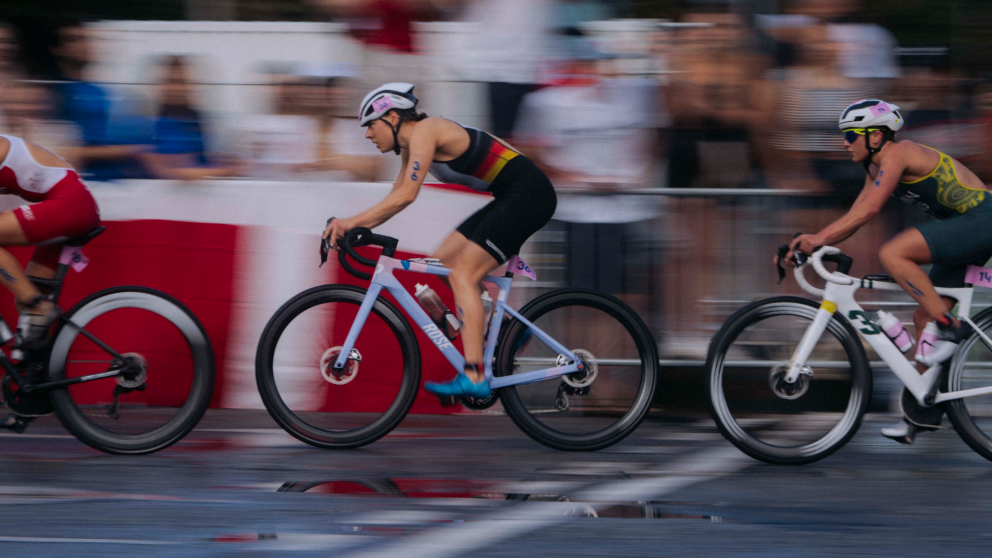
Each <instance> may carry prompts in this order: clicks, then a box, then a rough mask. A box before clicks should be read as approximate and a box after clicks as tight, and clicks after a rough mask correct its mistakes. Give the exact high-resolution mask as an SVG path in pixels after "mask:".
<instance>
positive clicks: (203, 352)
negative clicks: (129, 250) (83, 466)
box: [48, 287, 214, 454]
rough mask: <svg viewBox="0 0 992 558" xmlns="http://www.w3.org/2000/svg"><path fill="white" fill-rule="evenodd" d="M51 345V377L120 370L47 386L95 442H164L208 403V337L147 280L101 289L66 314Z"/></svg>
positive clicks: (111, 449) (61, 412)
mask: <svg viewBox="0 0 992 558" xmlns="http://www.w3.org/2000/svg"><path fill="white" fill-rule="evenodd" d="M80 328H81V329H82V330H83V331H85V332H86V334H89V335H91V336H93V338H95V339H96V340H99V343H98V342H96V341H94V339H91V338H90V337H88V336H87V335H86V334H84V333H82V331H80ZM101 344H103V345H105V346H106V347H109V348H112V349H113V350H114V351H115V352H117V354H118V355H120V357H121V358H116V357H115V356H114V355H113V354H111V353H110V352H108V351H107V350H106V348H105V347H104V346H101ZM51 347H52V348H51V353H50V356H49V361H48V374H49V379H51V380H53V381H57V380H62V379H69V378H77V377H81V376H87V375H91V374H100V373H103V372H108V371H113V370H122V373H121V374H119V375H117V376H113V377H109V378H105V379H98V380H94V381H88V382H84V383H79V384H74V385H71V386H68V387H65V388H61V389H56V390H53V391H52V392H51V393H50V394H49V398H50V400H51V402H52V404H53V406H54V407H55V412H56V414H57V415H58V418H59V420H60V421H61V422H62V424H63V425H64V426H65V428H66V429H67V430H69V432H71V433H72V434H73V435H74V436H76V437H77V438H79V439H80V440H81V441H82V442H84V443H86V444H88V445H90V446H92V447H94V448H96V449H98V450H101V451H105V452H108V453H121V454H142V453H151V452H154V451H158V450H160V449H163V448H166V447H168V446H170V445H172V444H174V443H176V442H177V441H179V440H180V439H182V438H183V436H185V435H186V434H188V433H189V431H190V430H192V429H193V427H194V426H196V423H197V422H199V420H200V418H201V417H202V416H203V413H204V411H206V409H207V407H208V406H209V405H210V398H211V396H212V394H213V384H214V360H213V350H212V349H211V347H210V341H209V339H208V338H207V334H206V332H205V331H204V329H203V326H202V325H200V322H199V321H198V320H197V319H196V316H194V315H193V313H192V312H190V311H189V309H188V308H186V307H185V306H184V305H183V304H182V303H181V302H179V301H178V300H176V299H174V298H172V297H170V296H168V295H166V294H165V293H162V292H159V291H156V290H154V289H148V288H144V287H118V288H114V289H107V290H105V291H100V292H98V293H96V294H94V295H92V296H90V297H88V298H86V299H85V300H83V301H82V302H80V303H79V304H77V305H76V306H75V307H74V308H72V310H70V311H69V312H68V313H67V314H66V316H65V321H63V322H61V325H60V327H59V328H58V330H57V332H56V333H55V337H54V340H53V342H52V346H51Z"/></svg>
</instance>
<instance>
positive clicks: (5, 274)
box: [0, 267, 17, 283]
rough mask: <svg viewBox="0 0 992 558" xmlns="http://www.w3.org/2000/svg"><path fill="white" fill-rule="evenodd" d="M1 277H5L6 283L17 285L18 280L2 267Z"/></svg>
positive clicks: (0, 269)
mask: <svg viewBox="0 0 992 558" xmlns="http://www.w3.org/2000/svg"><path fill="white" fill-rule="evenodd" d="M0 277H3V279H4V281H7V282H8V283H16V282H17V279H15V278H14V276H13V275H11V274H10V273H9V272H8V271H7V270H6V269H4V268H2V267H0Z"/></svg>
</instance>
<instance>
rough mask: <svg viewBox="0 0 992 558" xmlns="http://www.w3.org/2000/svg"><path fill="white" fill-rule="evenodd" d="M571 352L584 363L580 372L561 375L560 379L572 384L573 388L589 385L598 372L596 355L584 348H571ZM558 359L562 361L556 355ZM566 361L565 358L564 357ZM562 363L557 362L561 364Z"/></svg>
mask: <svg viewBox="0 0 992 558" xmlns="http://www.w3.org/2000/svg"><path fill="white" fill-rule="evenodd" d="M572 353H573V354H574V355H575V356H577V357H579V360H581V361H582V364H583V365H584V366H583V368H584V370H582V371H581V372H574V373H572V374H565V375H564V376H562V377H561V379H562V381H564V382H565V383H566V384H568V385H570V386H572V387H573V388H575V389H582V388H584V387H587V386H591V385H592V383H593V382H594V381H595V380H596V375H597V374H599V364H597V363H596V357H594V356H592V353H590V352H589V351H587V350H585V349H572ZM558 358H559V361H562V360H563V359H562V357H558ZM565 361H567V359H565ZM563 365H564V364H559V366H563Z"/></svg>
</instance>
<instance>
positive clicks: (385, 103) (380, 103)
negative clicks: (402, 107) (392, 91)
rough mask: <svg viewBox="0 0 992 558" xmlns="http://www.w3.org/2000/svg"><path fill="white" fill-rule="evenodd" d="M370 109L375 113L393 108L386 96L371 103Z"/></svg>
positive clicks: (391, 100) (391, 101)
mask: <svg viewBox="0 0 992 558" xmlns="http://www.w3.org/2000/svg"><path fill="white" fill-rule="evenodd" d="M372 108H374V109H375V111H376V112H382V111H384V110H386V109H390V108H393V99H392V97H390V96H388V95H387V96H385V97H383V98H381V99H379V100H377V101H372Z"/></svg>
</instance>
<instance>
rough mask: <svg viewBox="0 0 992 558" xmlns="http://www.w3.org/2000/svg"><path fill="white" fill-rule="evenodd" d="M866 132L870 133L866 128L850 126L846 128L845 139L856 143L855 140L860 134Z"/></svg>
mask: <svg viewBox="0 0 992 558" xmlns="http://www.w3.org/2000/svg"><path fill="white" fill-rule="evenodd" d="M866 133H868V130H867V129H865V128H848V129H847V130H844V139H846V140H847V143H854V140H856V139H858V136H863V135H865V134H866Z"/></svg>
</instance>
